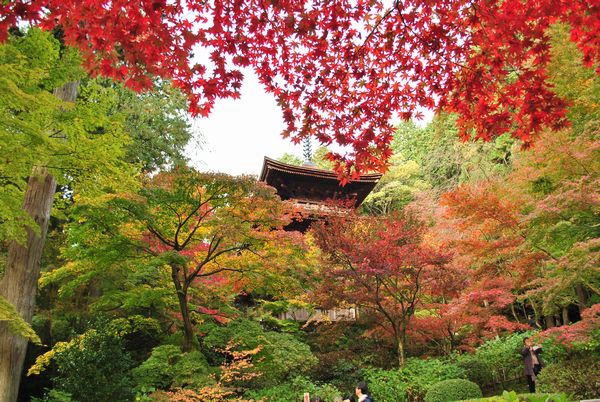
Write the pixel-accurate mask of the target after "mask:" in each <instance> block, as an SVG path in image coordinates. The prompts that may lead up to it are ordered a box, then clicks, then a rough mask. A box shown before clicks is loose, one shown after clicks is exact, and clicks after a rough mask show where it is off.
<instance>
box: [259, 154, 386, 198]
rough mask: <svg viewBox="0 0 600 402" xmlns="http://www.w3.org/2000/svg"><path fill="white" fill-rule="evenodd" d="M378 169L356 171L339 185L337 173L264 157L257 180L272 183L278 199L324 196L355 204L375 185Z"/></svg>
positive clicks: (377, 179) (377, 178)
mask: <svg viewBox="0 0 600 402" xmlns="http://www.w3.org/2000/svg"><path fill="white" fill-rule="evenodd" d="M380 178H381V173H369V174H363V175H360V177H359V178H358V179H355V180H349V181H348V182H347V183H346V184H345V185H344V186H341V185H340V181H339V178H338V175H337V174H336V173H335V172H333V171H331V170H325V169H319V168H316V167H313V166H306V165H305V166H296V165H290V164H287V163H283V162H279V161H277V160H275V159H271V158H268V157H265V160H264V164H263V168H262V172H261V174H260V181H263V182H265V183H267V184H268V185H270V186H272V187H275V189H276V190H277V194H279V196H280V197H281V199H282V200H294V201H296V202H299V203H302V204H313V205H314V204H323V203H324V202H326V201H327V200H332V199H334V200H347V199H352V200H354V206H355V207H358V206H359V205H360V204H361V203H362V202H363V201H364V199H365V198H366V197H367V195H369V193H370V192H371V190H373V188H374V187H375V185H376V184H377V182H378V181H379V179H380Z"/></svg>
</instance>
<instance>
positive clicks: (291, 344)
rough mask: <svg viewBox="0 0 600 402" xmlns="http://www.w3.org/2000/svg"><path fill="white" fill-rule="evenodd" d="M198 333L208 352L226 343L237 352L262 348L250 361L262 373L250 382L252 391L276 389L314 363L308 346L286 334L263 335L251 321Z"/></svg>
mask: <svg viewBox="0 0 600 402" xmlns="http://www.w3.org/2000/svg"><path fill="white" fill-rule="evenodd" d="M199 329H200V330H201V331H202V332H206V335H205V336H204V338H202V344H203V346H204V347H205V348H208V349H213V350H215V349H224V348H225V346H226V345H227V343H228V342H230V341H233V343H234V344H235V345H236V349H237V350H245V349H253V348H256V347H258V346H261V347H262V350H261V351H260V352H259V353H258V354H257V355H256V357H255V359H254V361H253V362H254V366H255V369H256V370H257V371H258V372H260V373H262V375H261V376H260V377H258V378H256V379H255V380H254V382H255V383H256V384H255V386H256V387H258V386H260V387H269V386H274V385H277V384H279V383H281V382H283V381H285V380H286V379H288V378H291V377H292V376H297V375H302V374H304V373H307V372H308V371H309V370H311V369H312V367H313V366H314V365H315V364H316V363H317V359H316V357H315V356H314V355H313V354H312V352H311V351H310V348H309V347H308V345H306V344H305V343H303V342H301V341H299V340H298V339H296V338H295V337H294V336H292V335H290V334H286V333H278V332H273V331H266V330H264V329H263V328H262V327H261V326H260V324H258V323H257V322H254V321H250V320H246V319H237V320H234V321H232V322H230V323H229V324H228V325H227V326H217V325H214V324H213V325H206V326H204V327H203V328H199Z"/></svg>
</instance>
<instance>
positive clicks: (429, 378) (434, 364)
mask: <svg viewBox="0 0 600 402" xmlns="http://www.w3.org/2000/svg"><path fill="white" fill-rule="evenodd" d="M402 373H403V374H404V377H405V379H406V382H407V388H406V393H407V396H408V400H409V401H422V400H423V398H424V397H425V394H426V393H427V390H428V389H429V388H430V387H431V386H432V385H433V384H436V383H438V382H439V381H442V380H450V379H457V378H465V377H466V373H465V371H464V370H463V369H462V368H460V367H459V366H458V364H456V363H454V362H451V361H448V360H444V359H408V360H407V361H406V364H405V365H404V367H402Z"/></svg>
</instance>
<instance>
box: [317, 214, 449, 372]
mask: <svg viewBox="0 0 600 402" xmlns="http://www.w3.org/2000/svg"><path fill="white" fill-rule="evenodd" d="M313 235H314V237H315V239H316V242H317V244H318V246H319V247H320V248H321V249H322V250H323V252H324V255H325V256H326V258H327V262H328V265H326V266H325V267H323V269H322V272H321V275H322V284H321V289H320V291H319V292H318V293H317V294H319V295H322V297H323V300H322V301H323V302H324V303H326V304H328V305H333V306H336V305H340V304H342V303H346V304H350V305H356V306H358V307H359V308H361V309H363V310H364V311H368V312H370V313H372V314H374V315H375V316H376V317H377V318H378V325H379V326H380V327H381V329H382V330H383V331H384V332H385V333H386V334H387V335H388V336H390V337H391V339H392V340H393V343H394V346H395V349H396V351H397V353H398V363H399V365H400V366H402V365H403V364H404V356H405V348H406V341H407V331H408V329H409V327H410V325H411V322H412V319H413V316H414V314H415V311H416V310H417V309H418V308H419V307H420V306H422V305H423V301H424V295H426V294H427V293H428V292H429V290H430V286H431V285H432V282H433V280H434V278H435V274H436V271H441V270H443V269H444V266H445V265H446V264H447V262H448V256H447V255H446V254H444V253H442V252H440V251H438V250H435V249H433V248H431V247H429V246H427V245H426V244H423V243H422V236H423V226H422V225H421V224H420V223H419V222H416V221H412V220H411V219H409V218H406V217H404V218H401V217H399V216H383V217H361V216H358V215H354V214H350V215H345V216H337V217H336V216H333V217H331V218H330V219H328V221H327V223H324V222H321V223H319V224H317V225H316V226H315V227H314V230H313ZM317 297H318V296H317Z"/></svg>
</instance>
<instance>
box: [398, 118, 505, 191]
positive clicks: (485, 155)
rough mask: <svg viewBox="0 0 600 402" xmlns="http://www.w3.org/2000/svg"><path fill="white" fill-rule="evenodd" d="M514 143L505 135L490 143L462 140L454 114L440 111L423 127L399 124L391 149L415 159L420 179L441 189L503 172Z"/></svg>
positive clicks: (405, 156) (408, 159)
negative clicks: (420, 175) (439, 113)
mask: <svg viewBox="0 0 600 402" xmlns="http://www.w3.org/2000/svg"><path fill="white" fill-rule="evenodd" d="M514 142H515V140H514V139H511V138H510V136H508V135H504V136H500V137H498V138H497V139H496V140H495V141H493V142H489V143H485V142H482V141H478V142H462V141H461V140H460V138H459V137H458V130H457V128H456V116H453V115H445V114H441V115H437V116H435V118H434V119H433V121H432V122H431V123H429V124H428V125H427V126H426V127H423V128H421V127H418V126H416V125H415V124H414V123H413V122H403V123H401V124H400V125H399V126H398V130H397V132H396V135H395V137H394V141H393V143H392V149H393V151H394V153H396V154H401V155H402V157H403V158H405V159H406V160H407V161H414V162H416V163H417V165H418V166H419V169H420V172H421V174H422V176H423V180H424V181H425V182H426V183H429V185H430V186H431V187H432V188H433V189H434V190H438V191H444V190H447V189H449V188H452V187H454V186H455V185H456V184H458V183H464V182H466V181H469V180H473V179H478V178H486V177H490V176H492V175H494V174H501V173H504V172H506V171H507V168H508V167H509V166H510V160H511V156H512V146H513V143H514Z"/></svg>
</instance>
